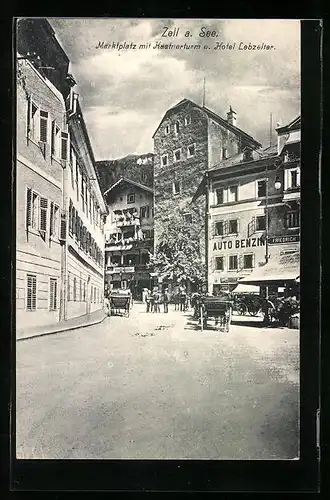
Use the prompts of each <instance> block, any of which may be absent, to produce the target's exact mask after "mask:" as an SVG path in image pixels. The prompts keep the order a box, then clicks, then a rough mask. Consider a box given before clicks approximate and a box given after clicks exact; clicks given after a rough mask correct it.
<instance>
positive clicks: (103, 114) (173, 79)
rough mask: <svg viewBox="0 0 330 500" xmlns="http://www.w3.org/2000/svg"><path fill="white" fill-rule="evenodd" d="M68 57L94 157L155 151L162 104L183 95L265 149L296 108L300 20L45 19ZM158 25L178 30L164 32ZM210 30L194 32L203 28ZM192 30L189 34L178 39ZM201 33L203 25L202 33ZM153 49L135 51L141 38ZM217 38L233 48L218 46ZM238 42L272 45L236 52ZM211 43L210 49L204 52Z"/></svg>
mask: <svg viewBox="0 0 330 500" xmlns="http://www.w3.org/2000/svg"><path fill="white" fill-rule="evenodd" d="M48 20H49V22H50V23H51V25H52V27H53V28H54V30H55V33H56V36H57V39H58V41H59V42H60V44H61V45H62V47H63V49H64V50H65V52H66V53H67V55H68V57H69V59H70V72H71V73H72V74H73V76H74V78H75V80H76V81H77V88H76V91H77V92H78V94H79V100H80V103H81V107H82V110H83V114H84V118H85V122H86V126H87V129H88V132H89V135H90V139H91V144H92V147H93V151H94V155H95V158H96V159H97V160H111V159H116V158H121V157H123V156H126V155H129V154H143V153H149V152H152V151H153V139H152V136H153V134H154V132H155V130H156V128H157V127H158V125H159V123H160V121H161V119H162V117H163V116H164V114H165V112H166V111H167V109H169V108H170V107H172V106H174V105H175V104H177V103H178V102H179V101H180V100H182V99H183V98H187V99H191V100H192V101H194V102H196V103H197V104H199V105H202V102H203V86H204V84H203V82H204V78H205V105H206V106H207V107H208V108H210V109H211V110H212V111H214V112H216V113H218V114H219V115H220V116H222V117H224V118H226V113H227V111H228V110H229V106H230V105H231V106H232V108H233V109H234V110H235V111H236V113H237V123H236V124H237V126H238V127H239V128H241V129H243V130H244V131H245V132H246V133H248V134H250V135H252V136H253V137H255V139H257V140H258V141H259V142H261V143H262V144H263V145H264V146H267V145H269V136H270V122H271V120H270V115H271V114H272V125H273V127H272V128H273V131H272V142H273V144H274V143H275V141H276V132H275V130H274V129H275V127H276V124H277V123H280V124H281V125H284V124H286V123H289V122H290V121H291V120H293V119H294V118H296V117H297V116H298V115H299V114H300V23H299V21H298V20H274V19H266V20H264V19H258V20H251V19H244V20H239V19H232V20H229V19H226V20H215V19H211V20H207V19H206V20H204V19H177V20H175V19H170V20H169V19H144V18H139V19H130V18H121V19H114V18H107V19H104V18H98V19H95V18H94V19H83V18H52V19H48ZM164 27H167V28H169V30H173V29H174V28H179V36H177V37H170V38H169V37H162V34H163V32H164ZM202 27H205V28H206V29H207V30H209V31H215V32H216V34H217V35H218V36H217V37H210V38H206V37H200V36H199V35H200V33H201V31H202V30H201V28H202ZM187 31H189V32H190V34H191V36H190V37H185V36H184V34H185V32H187ZM205 31H206V30H204V32H205ZM102 41H103V42H104V43H108V44H112V43H113V42H115V43H116V42H119V43H124V42H126V43H127V44H131V43H132V44H136V49H123V50H120V51H119V50H118V49H114V48H110V49H104V48H103V49H101V48H96V47H97V45H98V44H99V42H102ZM157 41H160V42H161V43H163V44H169V43H172V44H183V43H185V42H186V43H187V44H189V45H194V44H201V46H202V47H204V45H206V46H207V50H205V49H204V48H203V49H202V50H196V49H188V50H166V49H154V48H153V47H154V45H155V43H156V42H157ZM148 42H150V43H151V48H150V49H142V48H141V49H139V48H138V47H139V45H140V44H142V43H148ZM217 42H219V43H220V42H224V43H225V44H227V43H229V44H233V43H234V42H236V45H235V49H233V50H229V49H226V50H215V49H214V47H215V46H216V44H217ZM240 42H243V45H244V44H248V43H249V42H250V43H251V44H252V45H253V44H261V43H263V42H264V43H265V44H268V45H273V46H274V48H273V49H271V50H254V51H253V50H250V51H247V50H238V47H239V44H240ZM208 47H210V49H208Z"/></svg>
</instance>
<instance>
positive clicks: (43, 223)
mask: <svg viewBox="0 0 330 500" xmlns="http://www.w3.org/2000/svg"><path fill="white" fill-rule="evenodd" d="M47 214H48V200H47V198H42V197H40V222H39V231H40V233H41V235H42V236H43V237H45V235H46V232H47Z"/></svg>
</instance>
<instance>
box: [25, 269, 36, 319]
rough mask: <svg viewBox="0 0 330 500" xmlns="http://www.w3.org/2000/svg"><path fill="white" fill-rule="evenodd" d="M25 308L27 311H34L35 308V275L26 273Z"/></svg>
mask: <svg viewBox="0 0 330 500" xmlns="http://www.w3.org/2000/svg"><path fill="white" fill-rule="evenodd" d="M26 308H27V310H28V311H35V310H36V308H37V277H36V276H34V275H31V274H28V275H27V286H26Z"/></svg>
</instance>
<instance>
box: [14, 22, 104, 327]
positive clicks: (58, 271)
mask: <svg viewBox="0 0 330 500" xmlns="http://www.w3.org/2000/svg"><path fill="white" fill-rule="evenodd" d="M68 68H69V60H68V58H67V56H66V54H65V52H64V51H63V49H62V47H61V46H60V45H59V43H58V41H57V39H56V36H55V33H54V31H53V30H52V28H51V26H50V24H49V23H48V22H47V21H46V20H43V19H33V20H30V19H23V20H20V21H18V27H17V93H16V95H17V99H16V112H17V122H16V126H17V128H16V131H17V133H16V325H17V327H18V328H20V327H23V326H24V327H30V326H37V325H46V324H51V323H55V322H57V321H59V320H64V319H67V318H69V317H72V316H76V315H80V314H84V313H85V312H88V308H87V307H86V306H85V307H84V306H82V307H79V308H78V307H75V308H71V307H70V306H69V302H68V299H69V297H70V296H69V295H68V292H67V287H68V283H69V274H68V273H69V270H70V265H71V264H70V262H71V261H70V257H69V252H70V250H69V247H70V243H69V241H68V240H69V238H68V230H69V218H70V217H69V202H68V199H69V195H70V189H71V188H70V186H71V179H70V174H69V171H70V165H71V164H70V161H69V158H70V151H71V149H70V148H71V144H74V143H75V140H76V139H75V133H72V128H71V125H70V124H69V115H70V103H71V105H72V98H73V94H72V92H70V82H72V77H71V76H70V75H69V73H68ZM76 106H78V107H79V104H78V103H76ZM71 137H72V142H71ZM84 140H85V141H86V137H85V138H84ZM78 149H79V147H78ZM81 152H82V148H80V153H81ZM82 163H84V161H82ZM92 170H93V167H92V165H90V174H89V176H91V172H92ZM93 176H94V177H95V172H94V174H93ZM94 186H96V183H95V182H94ZM93 191H94V196H95V199H96V200H97V202H98V204H99V206H100V210H101V212H104V210H106V207H105V204H104V201H103V206H102V200H103V198H102V195H101V193H100V190H99V189H98V188H97V187H93ZM92 233H93V236H94V239H95V241H98V242H99V252H100V253H101V254H102V255H104V249H103V248H104V247H103V245H102V241H103V234H102V230H101V225H98V226H95V228H94V229H93V230H92ZM87 264H88V265H90V263H88V262H87V261H86V262H85V263H83V264H82V266H83V268H84V269H87ZM94 267H95V266H94ZM98 273H99V281H98V285H99V287H100V290H101V292H100V293H101V294H102V293H103V284H102V279H103V263H102V265H100V271H98ZM77 279H80V275H79V278H78V277H77ZM77 286H78V285H77ZM77 297H79V298H80V296H79V294H78V295H77V294H76V299H77ZM82 302H83V301H81V303H82ZM100 307H102V303H101V299H100Z"/></svg>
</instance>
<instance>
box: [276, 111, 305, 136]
mask: <svg viewBox="0 0 330 500" xmlns="http://www.w3.org/2000/svg"><path fill="white" fill-rule="evenodd" d="M300 128H301V117H300V115H299V116H297V117H296V118H295V119H294V120H292V121H291V122H290V123H288V124H287V125H282V126H281V127H277V128H276V129H275V130H276V132H277V133H281V132H292V131H293V130H300Z"/></svg>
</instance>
